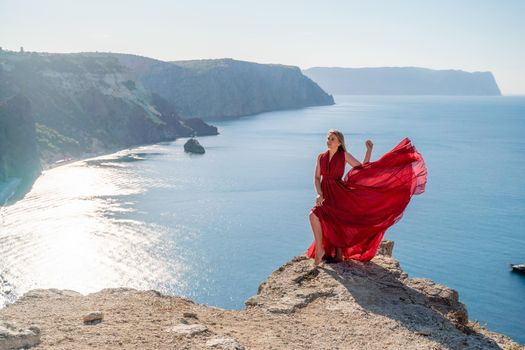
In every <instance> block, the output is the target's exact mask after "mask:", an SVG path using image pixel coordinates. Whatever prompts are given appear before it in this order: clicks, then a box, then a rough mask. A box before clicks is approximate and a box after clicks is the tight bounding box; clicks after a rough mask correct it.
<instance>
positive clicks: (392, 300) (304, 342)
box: [0, 243, 523, 349]
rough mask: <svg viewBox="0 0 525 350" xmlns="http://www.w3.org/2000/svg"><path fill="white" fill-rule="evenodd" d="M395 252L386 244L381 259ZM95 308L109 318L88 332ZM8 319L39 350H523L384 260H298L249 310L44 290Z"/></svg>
mask: <svg viewBox="0 0 525 350" xmlns="http://www.w3.org/2000/svg"><path fill="white" fill-rule="evenodd" d="M391 248H392V243H383V246H382V247H381V249H380V253H387V254H388V251H389V250H390V251H391ZM93 310H97V311H99V312H101V313H103V314H104V318H103V320H102V321H101V322H99V323H98V324H94V325H87V324H84V323H83V321H82V315H85V314H89V313H90V312H92V311H93ZM0 318H2V319H5V320H7V321H9V322H17V323H19V324H21V325H22V324H23V325H24V326H26V327H31V326H33V327H37V328H38V329H40V330H41V336H40V340H41V342H40V344H39V345H37V346H36V347H35V349H82V348H97V349H117V348H119V349H120V348H126V349H144V348H148V349H173V348H177V349H523V347H520V346H519V345H518V344H516V343H515V342H513V341H512V340H511V339H510V338H508V337H506V336H504V335H501V334H497V333H493V332H491V331H489V330H487V329H485V328H483V327H482V326H480V325H479V324H478V323H476V322H472V321H470V320H469V319H468V314H467V310H466V307H465V305H463V304H462V303H461V302H460V301H459V298H458V293H457V292H456V291H454V290H452V289H450V288H448V287H446V286H443V285H439V284H436V283H434V282H432V281H430V280H428V279H424V278H414V279H411V278H408V276H407V274H406V273H405V272H403V271H402V270H401V269H400V267H399V262H398V261H397V260H395V259H393V258H392V257H391V256H388V255H382V254H379V255H377V256H376V257H375V258H374V259H373V260H372V261H370V262H366V263H362V262H356V261H348V262H342V263H337V264H325V265H324V266H321V267H319V268H315V267H314V266H313V261H312V260H311V259H308V258H307V257H305V256H297V257H294V258H293V259H292V260H291V261H290V262H288V263H286V264H284V265H283V266H281V267H280V268H278V269H277V270H276V271H274V272H273V273H272V274H271V275H270V276H269V278H268V279H267V280H266V281H264V282H263V283H262V284H261V285H260V287H259V290H258V293H257V295H255V296H253V297H252V298H250V299H248V300H247V301H246V307H245V308H244V309H243V310H225V309H221V308H216V307H211V306H207V305H202V304H196V303H194V302H193V301H191V300H189V299H186V298H183V297H179V296H166V295H162V294H160V293H159V292H156V291H153V290H150V291H138V290H134V289H128V288H116V289H103V290H101V291H99V292H97V293H92V294H88V295H86V296H83V295H82V294H80V293H76V292H72V291H67V290H56V289H48V290H41V289H40V290H32V291H29V292H28V293H26V294H24V295H23V296H22V297H21V298H20V299H19V300H18V301H17V302H15V303H14V304H11V305H8V306H7V307H5V308H4V309H0ZM1 346H2V345H1V344H0V348H1Z"/></svg>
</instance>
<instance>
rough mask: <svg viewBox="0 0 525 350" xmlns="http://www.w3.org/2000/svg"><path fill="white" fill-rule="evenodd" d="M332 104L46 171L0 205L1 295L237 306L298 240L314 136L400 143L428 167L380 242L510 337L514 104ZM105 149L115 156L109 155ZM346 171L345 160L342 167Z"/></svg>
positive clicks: (516, 238)
mask: <svg viewBox="0 0 525 350" xmlns="http://www.w3.org/2000/svg"><path fill="white" fill-rule="evenodd" d="M336 102H337V104H336V105H334V106H328V107H314V108H306V109H302V110H291V111H283V112H272V113H265V114H260V115H255V116H248V117H244V118H241V119H237V120H232V121H225V122H220V123H214V124H215V125H217V126H218V127H219V131H220V133H221V134H220V135H218V136H209V137H201V138H199V141H200V143H201V144H202V145H203V146H204V147H205V148H206V154H204V155H189V154H186V153H184V151H183V147H182V145H183V144H184V142H185V140H183V139H181V140H177V141H175V142H172V143H164V144H157V145H151V146H145V147H139V148H136V149H132V150H128V151H124V152H123V153H122V154H126V153H129V152H131V153H134V154H138V156H137V157H139V158H141V159H143V160H140V161H134V162H122V161H116V160H117V159H118V157H119V155H118V154H113V155H108V156H104V157H99V158H98V161H96V162H91V163H86V162H77V163H73V164H69V165H65V166H62V167H59V168H55V169H52V170H49V171H47V172H45V173H44V174H43V175H42V176H41V177H40V178H39V179H38V181H37V182H36V183H35V185H34V187H33V189H32V191H31V192H30V193H29V194H28V195H27V196H26V197H25V199H23V200H21V201H19V202H17V203H15V204H14V205H12V206H8V207H4V208H1V209H0V210H1V211H0V229H1V231H0V257H1V259H0V274H1V275H2V276H3V277H4V278H5V279H6V280H7V282H8V283H9V284H10V285H11V286H12V288H13V291H12V292H11V293H10V294H7V295H4V296H3V300H2V302H0V306H1V305H2V303H5V302H7V301H12V300H13V299H15V298H16V297H17V296H19V295H21V294H22V293H24V292H25V291H27V290H29V289H31V288H49V287H53V288H68V289H73V290H77V291H80V292H82V293H90V292H95V291H98V290H100V289H101V288H105V287H116V286H129V287H135V288H142V289H150V288H154V289H158V290H161V291H162V292H164V293H168V294H178V295H184V296H187V297H189V298H192V299H194V300H195V301H197V302H199V303H207V304H210V305H215V306H220V307H225V308H242V307H243V302H244V300H246V299H247V298H248V297H250V296H252V295H254V294H255V293H256V291H257V287H258V286H259V284H260V283H261V282H262V281H263V280H264V279H265V278H266V277H267V276H268V275H269V274H270V273H271V272H272V271H273V270H275V269H276V268H278V267H279V266H280V265H281V264H283V263H285V262H287V261H289V260H290V259H291V258H292V257H293V256H294V255H300V254H303V253H304V251H305V250H306V248H307V247H308V245H309V244H310V243H311V241H312V233H311V230H310V226H309V222H308V213H309V210H310V209H311V207H312V206H313V205H314V198H315V191H314V187H313V182H312V177H313V173H314V166H315V159H316V155H317V154H318V153H320V152H323V151H324V150H325V149H326V148H325V137H326V131H327V130H328V129H329V128H337V129H340V130H341V131H343V132H344V134H345V137H346V139H347V146H348V149H349V151H350V152H351V153H352V154H354V155H355V156H356V157H358V158H360V159H362V158H363V156H364V153H365V146H364V142H365V140H366V139H368V138H370V139H371V140H372V141H373V142H374V145H375V147H374V151H373V155H372V160H375V159H378V158H379V157H380V156H381V155H382V154H384V153H385V152H387V151H389V150H390V149H391V148H393V147H394V146H395V145H396V144H397V143H398V142H399V141H401V140H402V139H403V138H404V137H405V136H408V137H409V138H410V139H411V140H412V141H413V143H414V145H415V146H416V148H417V149H418V150H419V151H420V152H421V153H422V155H423V157H424V158H425V161H426V164H427V168H428V172H429V175H428V183H427V188H426V192H425V193H424V194H422V195H420V196H414V197H413V199H412V201H411V203H410V204H409V206H408V207H407V209H406V210H405V214H404V216H403V218H402V219H401V221H400V222H398V223H397V224H396V225H394V226H393V227H391V228H390V229H389V230H388V231H387V233H386V236H385V238H387V239H393V240H395V242H396V244H395V249H394V254H395V256H396V258H397V259H399V260H400V262H401V266H402V267H403V269H405V270H406V271H407V272H408V273H409V275H410V276H411V277H416V276H418V277H427V278H431V279H433V280H435V281H437V282H439V283H443V284H446V285H448V286H450V287H452V288H455V289H457V290H458V291H459V294H460V300H461V301H462V302H464V303H466V304H467V306H468V310H469V316H470V318H471V319H475V320H478V321H480V322H481V323H482V324H486V325H487V326H488V327H490V328H491V329H492V330H495V331H499V332H503V333H505V334H508V335H510V336H512V337H513V338H514V339H516V340H517V341H519V342H521V343H525V316H523V315H525V303H524V302H523V300H524V297H525V277H524V276H520V275H516V274H514V273H511V272H510V270H509V263H522V262H525V232H524V230H525V186H524V180H523V179H524V177H523V174H525V156H524V154H525V139H524V137H523V136H524V135H525V97H367V96H354V97H351V96H336ZM122 154H120V155H122ZM348 169H349V168H347V170H348Z"/></svg>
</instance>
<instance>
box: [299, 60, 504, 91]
mask: <svg viewBox="0 0 525 350" xmlns="http://www.w3.org/2000/svg"><path fill="white" fill-rule="evenodd" d="M303 73H304V74H305V75H306V76H308V77H309V78H311V79H312V80H313V81H315V82H316V83H317V84H319V86H321V87H322V88H323V89H324V90H325V91H327V92H328V93H330V94H334V95H447V96H451V95H452V96H500V95H501V91H500V89H499V87H498V84H497V83H496V79H495V78H494V76H493V75H492V73H491V72H472V73H469V72H465V71H462V70H453V69H448V70H434V69H428V68H418V67H379V68H338V67H314V68H309V69H306V70H304V71H303Z"/></svg>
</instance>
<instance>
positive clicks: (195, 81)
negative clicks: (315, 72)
mask: <svg viewBox="0 0 525 350" xmlns="http://www.w3.org/2000/svg"><path fill="white" fill-rule="evenodd" d="M114 56H115V57H117V58H118V60H119V62H120V63H121V64H123V65H124V66H126V67H128V68H129V69H130V70H132V71H133V72H135V74H136V76H137V78H138V79H139V80H140V81H141V83H142V84H143V85H144V86H145V87H146V88H147V89H149V90H150V91H152V92H155V93H157V94H158V95H160V96H162V97H163V98H165V99H166V100H168V101H170V102H171V103H172V104H173V105H174V106H175V108H176V109H177V111H178V112H179V113H180V115H181V116H183V117H201V118H202V119H204V120H217V119H225V118H234V117H239V116H244V115H250V114H256V113H261V112H267V111H274V110H280V109H290V108H301V107H308V106H319V105H330V104H333V103H334V100H333V98H332V96H330V95H328V94H326V93H325V92H324V91H323V90H322V89H321V88H320V87H319V86H318V85H317V84H316V83H314V82H313V81H311V80H310V79H309V78H307V77H306V76H304V75H303V74H302V73H301V71H300V69H299V68H297V67H292V66H283V65H275V64H258V63H252V62H244V61H237V60H233V59H216V60H195V61H175V62H169V63H168V62H162V61H157V60H152V59H149V58H145V57H140V56H134V55H120V54H118V55H117V54H116V55H114Z"/></svg>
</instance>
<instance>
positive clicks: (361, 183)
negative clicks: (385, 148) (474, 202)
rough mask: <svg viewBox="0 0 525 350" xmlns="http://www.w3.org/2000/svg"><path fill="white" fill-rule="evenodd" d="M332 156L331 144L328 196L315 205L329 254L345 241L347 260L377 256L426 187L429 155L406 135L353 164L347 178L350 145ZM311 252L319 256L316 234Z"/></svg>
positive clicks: (326, 164) (324, 163)
mask: <svg viewBox="0 0 525 350" xmlns="http://www.w3.org/2000/svg"><path fill="white" fill-rule="evenodd" d="M329 157H330V155H329V151H328V150H327V151H326V152H324V153H323V154H322V155H321V159H320V167H321V175H322V179H321V189H322V191H323V196H324V199H325V200H324V202H323V204H321V205H316V206H314V207H313V209H312V212H313V213H314V214H315V215H316V216H317V217H318V218H319V220H320V221H321V226H322V229H323V248H324V250H325V256H332V257H333V256H335V248H336V247H339V248H342V258H343V260H348V259H354V260H361V261H368V260H371V259H372V258H373V257H374V256H375V254H376V251H377V248H378V247H379V243H381V240H382V239H383V235H384V233H385V231H386V230H387V229H388V228H389V227H390V226H392V225H393V224H395V223H396V222H397V221H399V219H401V217H402V216H403V211H404V210H405V208H406V206H407V205H408V203H409V202H410V198H411V197H412V195H414V194H420V193H423V192H424V191H425V184H426V182H427V169H426V167H425V162H424V160H423V157H422V156H421V154H419V152H418V151H417V150H416V148H415V147H414V146H413V145H412V143H411V141H410V139H409V138H408V137H406V138H404V139H403V140H402V141H401V142H400V143H399V144H398V145H397V146H396V147H394V148H393V149H392V150H391V151H389V152H387V153H385V154H384V155H383V156H382V157H381V158H380V159H378V160H376V161H373V162H369V163H366V164H362V165H360V166H356V167H353V168H352V169H351V170H350V171H349V172H348V173H347V174H346V176H345V177H344V179H343V178H342V176H343V174H344V170H345V153H344V151H342V150H338V151H337V152H336V153H335V154H334V155H333V156H332V159H331V160H329ZM306 254H307V256H309V257H310V258H315V240H314V242H313V243H312V244H311V245H310V247H309V248H308V251H307V252H306Z"/></svg>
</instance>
